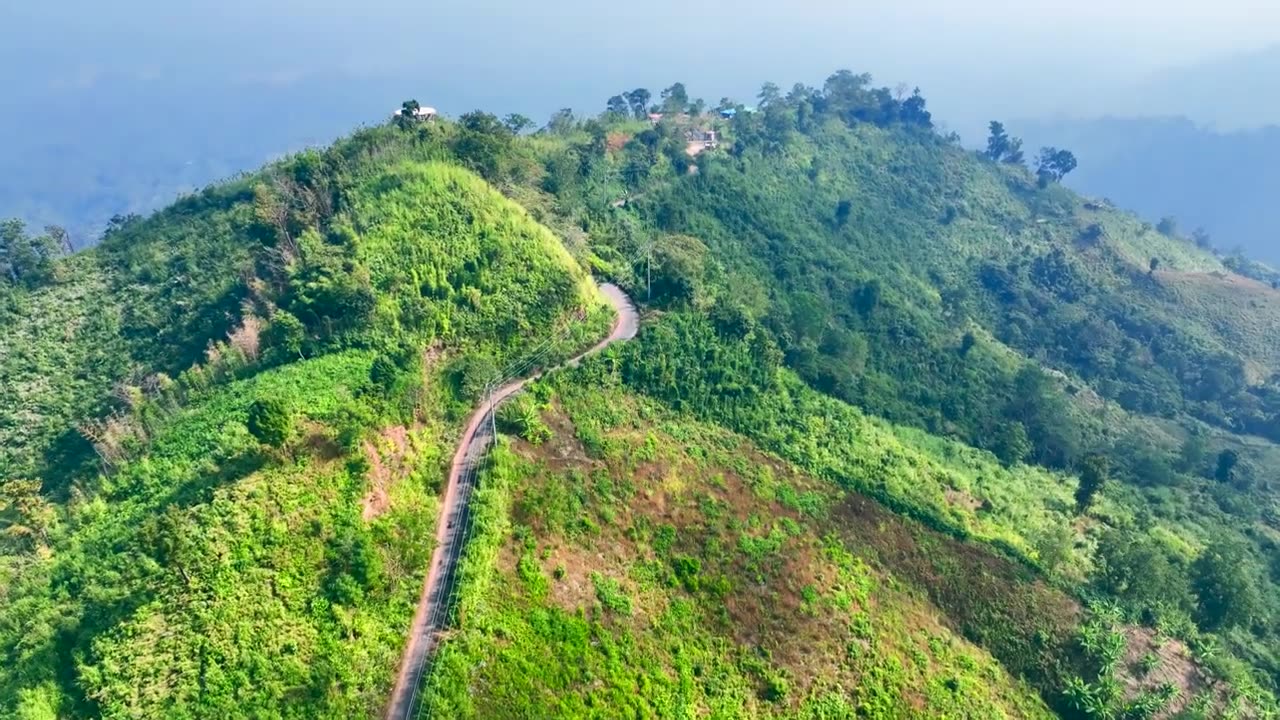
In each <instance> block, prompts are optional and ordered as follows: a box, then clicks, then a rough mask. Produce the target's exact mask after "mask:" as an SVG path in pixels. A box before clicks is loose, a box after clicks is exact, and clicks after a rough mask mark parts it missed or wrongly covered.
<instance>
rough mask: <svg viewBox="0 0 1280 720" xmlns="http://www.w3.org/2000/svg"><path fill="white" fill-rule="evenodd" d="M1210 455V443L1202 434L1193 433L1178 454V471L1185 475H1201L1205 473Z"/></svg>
mask: <svg viewBox="0 0 1280 720" xmlns="http://www.w3.org/2000/svg"><path fill="white" fill-rule="evenodd" d="M1208 455H1209V441H1208V440H1207V439H1206V438H1205V436H1204V434H1202V433H1198V432H1196V433H1192V434H1191V435H1188V436H1187V439H1186V440H1185V441H1183V443H1182V450H1181V451H1180V452H1179V453H1178V469H1179V470H1181V471H1182V472H1184V473H1194V474H1196V475H1199V474H1201V473H1203V472H1204V466H1205V459H1206V458H1207V457H1208Z"/></svg>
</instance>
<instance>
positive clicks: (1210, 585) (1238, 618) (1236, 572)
mask: <svg viewBox="0 0 1280 720" xmlns="http://www.w3.org/2000/svg"><path fill="white" fill-rule="evenodd" d="M1257 574H1258V573H1257V570H1256V568H1254V565H1253V562H1252V560H1251V559H1250V558H1249V555H1248V553H1247V552H1246V551H1245V548H1244V546H1243V545H1242V544H1240V543H1238V542H1231V541H1227V540H1219V541H1216V542H1214V543H1213V544H1212V545H1210V546H1209V547H1207V548H1205V550H1204V552H1203V553H1201V554H1200V557H1199V558H1197V559H1196V561H1195V564H1193V565H1192V567H1191V586H1192V589H1193V590H1194V591H1195V594H1196V598H1197V600H1198V604H1199V610H1200V612H1199V621H1200V624H1201V626H1203V627H1204V628H1206V629H1209V630H1221V629H1227V628H1232V627H1239V626H1242V625H1247V624H1248V623H1250V622H1252V621H1253V620H1254V619H1256V618H1257V617H1258V615H1259V614H1261V611H1262V596H1261V593H1260V592H1259V590H1258V583H1257Z"/></svg>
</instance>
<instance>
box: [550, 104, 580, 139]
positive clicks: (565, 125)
mask: <svg viewBox="0 0 1280 720" xmlns="http://www.w3.org/2000/svg"><path fill="white" fill-rule="evenodd" d="M577 122H578V121H577V120H576V119H575V118H574V117H573V109H572V108H560V109H559V110H557V111H555V112H554V113H552V115H551V119H550V120H548V121H547V132H549V133H551V134H553V135H564V134H566V133H568V132H571V131H572V130H573V129H574V127H576V126H577Z"/></svg>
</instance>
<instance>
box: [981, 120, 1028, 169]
mask: <svg viewBox="0 0 1280 720" xmlns="http://www.w3.org/2000/svg"><path fill="white" fill-rule="evenodd" d="M989 127H990V129H991V134H990V135H989V136H988V137H987V150H986V152H985V153H983V154H984V155H986V157H987V158H989V159H990V160H992V161H995V162H1003V163H1008V164H1010V165H1021V164H1022V160H1023V155H1022V139H1021V138H1016V137H1010V136H1009V133H1007V132H1005V129H1004V123H1002V122H1000V121H998V120H992V121H991V124H990V126H989Z"/></svg>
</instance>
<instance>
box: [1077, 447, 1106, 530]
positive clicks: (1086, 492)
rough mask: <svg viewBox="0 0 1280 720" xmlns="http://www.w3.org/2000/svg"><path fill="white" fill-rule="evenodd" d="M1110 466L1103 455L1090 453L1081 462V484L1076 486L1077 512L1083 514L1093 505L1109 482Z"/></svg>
mask: <svg viewBox="0 0 1280 720" xmlns="http://www.w3.org/2000/svg"><path fill="white" fill-rule="evenodd" d="M1108 472H1109V468H1108V465H1107V459H1106V458H1105V457H1103V456H1101V455H1089V456H1088V457H1086V458H1085V459H1084V461H1083V462H1081V463H1080V484H1079V485H1078V486H1077V487H1076V512H1077V513H1078V514H1081V515H1083V514H1084V513H1086V512H1088V510H1089V508H1091V507H1093V504H1094V502H1096V501H1097V499H1098V493H1099V492H1101V491H1102V488H1103V486H1104V485H1106V484H1107V474H1108Z"/></svg>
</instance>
